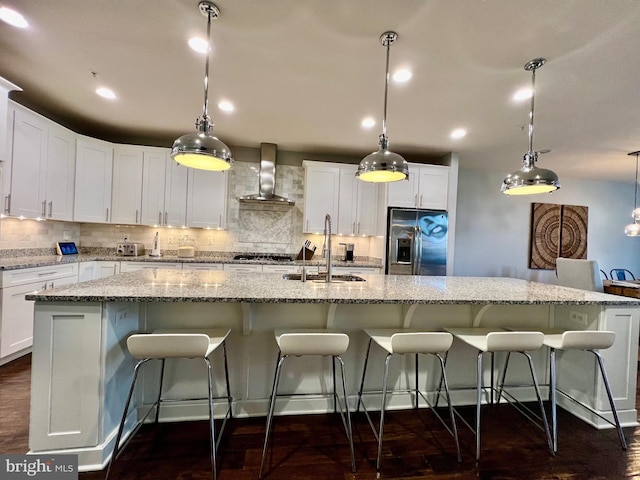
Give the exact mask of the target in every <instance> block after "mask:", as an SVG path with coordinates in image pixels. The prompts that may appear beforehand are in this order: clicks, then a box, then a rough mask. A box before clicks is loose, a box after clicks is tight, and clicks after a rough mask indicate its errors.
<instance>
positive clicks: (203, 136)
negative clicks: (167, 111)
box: [171, 0, 233, 171]
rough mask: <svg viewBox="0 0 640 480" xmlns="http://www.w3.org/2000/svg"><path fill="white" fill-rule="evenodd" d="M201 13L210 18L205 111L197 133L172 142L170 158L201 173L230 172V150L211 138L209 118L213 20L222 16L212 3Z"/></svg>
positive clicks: (198, 123)
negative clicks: (210, 171)
mask: <svg viewBox="0 0 640 480" xmlns="http://www.w3.org/2000/svg"><path fill="white" fill-rule="evenodd" d="M198 7H199V9H200V12H201V13H202V14H203V15H204V16H206V17H207V39H208V40H209V48H208V50H207V61H206V64H205V75H204V107H203V111H202V116H201V117H199V118H198V119H196V128H197V131H196V132H194V133H187V134H185V135H182V136H181V137H180V138H178V139H177V140H176V141H175V142H173V148H172V149H171V158H173V159H174V160H175V161H176V162H178V163H180V164H182V165H185V166H186V167H191V168H197V169H200V170H218V171H219V170H228V169H229V168H231V165H232V164H233V157H232V155H231V150H230V149H229V147H227V146H226V145H225V144H224V142H222V141H220V140H218V139H217V138H216V137H214V136H213V135H211V127H213V124H212V123H211V118H210V117H209V112H208V108H209V57H210V56H211V20H212V19H215V18H218V17H219V16H220V10H219V9H218V7H217V6H216V5H215V4H214V3H212V2H209V1H206V0H204V1H201V2H200V4H199V5H198Z"/></svg>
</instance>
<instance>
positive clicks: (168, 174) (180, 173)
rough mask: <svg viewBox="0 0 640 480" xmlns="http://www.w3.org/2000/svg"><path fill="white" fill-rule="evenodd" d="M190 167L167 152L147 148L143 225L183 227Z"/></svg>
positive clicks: (143, 187)
mask: <svg viewBox="0 0 640 480" xmlns="http://www.w3.org/2000/svg"><path fill="white" fill-rule="evenodd" d="M188 170H189V169H188V168H187V167H183V166H181V165H179V164H178V163H176V162H175V161H173V160H172V159H171V157H170V156H169V149H167V148H153V149H149V148H145V150H144V154H143V173H142V224H143V225H153V226H158V225H164V226H171V227H182V226H185V225H186V213H187V171H188Z"/></svg>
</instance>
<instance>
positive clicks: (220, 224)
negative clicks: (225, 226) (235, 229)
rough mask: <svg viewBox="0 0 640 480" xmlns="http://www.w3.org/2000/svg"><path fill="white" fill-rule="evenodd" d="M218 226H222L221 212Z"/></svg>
mask: <svg viewBox="0 0 640 480" xmlns="http://www.w3.org/2000/svg"><path fill="white" fill-rule="evenodd" d="M218 227H219V228H222V214H220V221H219V222H218Z"/></svg>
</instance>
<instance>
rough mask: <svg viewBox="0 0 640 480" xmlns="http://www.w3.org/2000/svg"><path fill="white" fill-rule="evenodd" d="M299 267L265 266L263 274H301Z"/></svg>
mask: <svg viewBox="0 0 640 480" xmlns="http://www.w3.org/2000/svg"><path fill="white" fill-rule="evenodd" d="M300 268H301V267H299V266H298V265H263V266H262V273H300Z"/></svg>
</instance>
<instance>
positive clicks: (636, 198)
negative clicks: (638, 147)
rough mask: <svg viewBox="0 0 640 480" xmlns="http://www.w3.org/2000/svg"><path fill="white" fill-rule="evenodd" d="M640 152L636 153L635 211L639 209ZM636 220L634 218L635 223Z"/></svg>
mask: <svg viewBox="0 0 640 480" xmlns="http://www.w3.org/2000/svg"><path fill="white" fill-rule="evenodd" d="M638 155H639V154H638V152H636V184H635V185H634V186H635V188H634V189H633V208H634V210H635V209H636V208H638ZM635 221H636V220H635V218H634V222H635Z"/></svg>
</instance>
